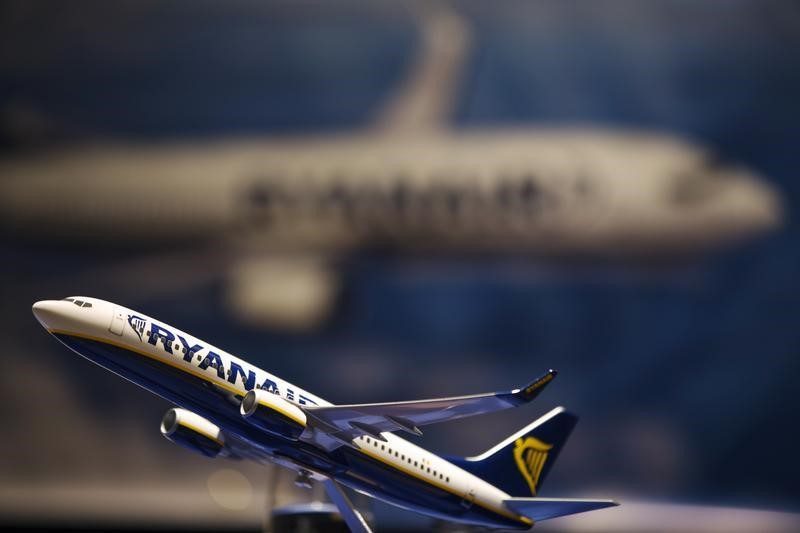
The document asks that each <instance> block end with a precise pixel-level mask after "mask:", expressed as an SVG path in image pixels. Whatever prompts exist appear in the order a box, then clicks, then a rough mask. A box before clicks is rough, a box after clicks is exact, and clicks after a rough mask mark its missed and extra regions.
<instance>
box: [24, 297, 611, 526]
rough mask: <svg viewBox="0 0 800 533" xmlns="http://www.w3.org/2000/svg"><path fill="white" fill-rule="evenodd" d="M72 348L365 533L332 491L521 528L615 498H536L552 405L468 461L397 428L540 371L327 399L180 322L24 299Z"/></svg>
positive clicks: (217, 447) (494, 401) (192, 437)
mask: <svg viewBox="0 0 800 533" xmlns="http://www.w3.org/2000/svg"><path fill="white" fill-rule="evenodd" d="M33 313H34V315H35V316H36V319H37V320H38V321H39V322H40V323H41V324H42V326H44V327H45V328H46V329H47V331H48V332H49V333H51V334H52V335H53V336H54V337H56V338H57V339H58V340H59V341H61V342H62V343H63V344H64V345H66V346H67V347H68V348H70V349H72V350H73V351H75V352H77V353H78V354H79V355H82V356H83V357H85V358H87V359H89V360H90V361H92V362H94V363H96V364H98V365H100V366H102V367H103V368H106V369H108V370H110V371H112V372H114V373H115V374H118V375H119V376H122V377H124V378H125V379H127V380H129V381H132V382H133V383H136V384H137V385H140V386H141V387H144V388H145V389H147V390H149V391H150V392H153V393H155V394H158V395H159V396H161V397H163V398H164V399H166V400H168V401H170V402H172V403H174V404H175V405H177V406H178V407H176V408H174V409H170V410H169V411H168V412H167V414H166V415H165V416H164V419H163V420H162V422H161V432H162V434H163V435H164V436H165V437H167V438H168V439H170V440H171V441H173V442H176V443H178V444H181V445H184V446H186V447H188V448H190V449H193V450H196V451H198V452H200V453H202V454H204V455H206V456H209V457H216V456H230V457H237V458H243V459H250V460H254V461H258V462H262V463H263V462H273V463H277V464H279V465H282V466H285V467H287V468H290V469H292V470H294V471H296V472H297V473H298V484H305V485H307V484H309V483H310V482H311V480H312V479H315V480H318V481H320V482H322V483H323V484H324V486H325V488H326V491H327V492H328V495H329V496H330V498H331V500H332V501H333V502H334V503H335V504H336V505H337V507H338V508H339V510H340V512H341V514H342V516H343V517H344V519H345V520H346V521H347V523H348V525H349V526H350V528H351V529H352V530H353V531H354V532H365V531H369V528H368V526H367V524H366V523H365V522H364V520H363V517H361V515H360V513H359V512H358V511H357V510H356V509H355V508H354V507H353V506H352V504H351V503H350V501H349V499H348V497H347V495H346V493H345V492H343V490H342V485H344V486H347V487H350V488H351V489H354V490H356V491H359V492H362V493H364V494H366V495H368V496H371V497H374V498H378V499H380V500H383V501H385V502H387V503H389V504H392V505H396V506H398V507H403V508H406V509H410V510H413V511H417V512H419V513H422V514H425V515H429V516H432V517H436V518H441V519H445V520H452V521H457V522H462V523H466V524H474V525H480V526H485V527H491V528H506V529H508V528H510V529H529V528H531V527H532V526H533V525H534V524H535V523H536V522H537V521H541V520H546V519H548V518H554V517H557V516H563V515H568V514H574V513H579V512H583V511H589V510H593V509H600V508H604V507H609V506H613V505H617V504H616V503H615V502H613V501H610V500H579V499H554V498H540V497H538V493H539V490H540V488H541V485H542V481H543V480H544V478H545V476H546V475H547V473H548V472H549V471H550V468H551V467H552V465H553V462H554V461H555V459H556V457H557V456H558V453H559V451H560V450H561V447H562V446H563V444H564V442H565V441H566V439H567V437H568V436H569V433H570V431H571V430H572V428H573V426H574V425H575V423H576V421H577V419H576V417H575V416H574V415H572V414H570V413H569V412H567V411H566V410H565V409H564V408H561V407H559V408H557V409H554V410H553V411H551V412H550V413H548V414H547V415H545V416H543V417H542V418H540V419H539V420H536V421H535V422H533V423H532V424H530V425H528V426H527V427H525V428H523V429H521V430H520V431H518V432H516V433H515V434H513V435H511V436H510V437H508V438H506V439H504V440H503V441H501V442H500V443H498V444H497V445H496V446H494V447H493V448H491V449H490V450H488V451H486V452H485V453H483V454H481V455H479V456H477V457H469V458H450V459H445V458H443V457H440V456H437V455H436V454H433V453H431V452H429V451H427V450H425V449H423V448H420V447H419V446H416V445H414V444H412V443H411V442H409V441H407V440H404V439H402V438H400V437H398V436H396V435H395V434H394V432H397V431H405V432H408V433H412V434H421V431H420V429H419V428H420V427H421V426H425V425H428V424H434V423H439V422H445V421H448V420H455V419H458V418H464V417H469V416H475V415H478V414H484V413H490V412H494V411H499V410H502V409H508V408H511V407H518V406H520V405H524V404H527V403H528V402H530V401H531V400H533V399H534V398H536V397H537V396H538V395H539V394H540V393H541V391H542V390H543V388H544V387H545V386H546V385H547V384H548V383H549V382H550V381H552V379H553V378H554V377H555V374H556V373H555V371H552V370H551V371H549V372H547V373H545V374H544V375H542V376H541V377H539V378H538V379H536V380H534V381H532V382H531V383H530V384H528V385H526V386H524V387H522V388H520V389H516V390H513V391H510V392H501V393H490V394H477V395H473V396H462V397H455V398H441V399H435V400H418V401H411V402H392V403H377V404H360V405H333V404H331V403H329V402H327V401H325V400H323V399H322V398H320V397H318V396H316V395H314V394H312V393H310V392H307V391H305V390H303V389H301V388H299V387H297V386H295V385H293V384H291V383H288V382H286V381H283V380H281V379H279V378H278V377H276V376H274V375H272V374H269V373H268V372H265V371H264V370H261V369H259V368H256V367H254V366H253V365H250V364H248V363H246V362H245V361H243V360H241V359H239V358H237V357H234V356H233V355H231V354H229V353H226V352H225V351H223V350H220V349H218V348H215V347H214V346H211V345H209V344H207V343H205V342H203V341H200V340H199V339H196V338H195V337H192V336H191V335H188V334H186V333H184V332H182V331H180V330H179V329H177V328H174V327H172V326H168V325H166V324H164V323H161V322H158V321H156V320H153V319H151V318H150V317H147V316H145V315H143V314H141V313H137V312H135V311H131V310H130V309H126V308H124V307H120V306H118V305H115V304H112V303H109V302H106V301H103V300H98V299H96V298H86V297H71V298H65V299H63V300H60V301H51V300H48V301H41V302H36V303H35V304H34V305H33Z"/></svg>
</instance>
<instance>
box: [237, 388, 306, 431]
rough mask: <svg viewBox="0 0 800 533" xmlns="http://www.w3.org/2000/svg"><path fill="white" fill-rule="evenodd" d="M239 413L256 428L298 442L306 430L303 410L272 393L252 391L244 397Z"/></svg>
mask: <svg viewBox="0 0 800 533" xmlns="http://www.w3.org/2000/svg"><path fill="white" fill-rule="evenodd" d="M239 412H240V413H241V414H242V416H243V417H245V419H247V421H248V422H250V423H251V424H253V425H254V426H256V427H258V428H260V429H263V430H264V431H267V432H268V433H271V434H273V435H277V436H279V437H284V438H287V439H291V440H297V439H299V438H300V434H301V433H303V430H305V429H306V420H307V419H306V414H305V413H304V412H303V410H302V409H300V408H299V407H297V406H296V405H294V404H293V403H290V402H287V401H286V400H284V399H283V398H281V397H280V396H276V395H275V394H272V393H271V392H267V391H263V390H259V389H256V390H251V391H250V392H248V393H247V394H245V395H244V398H243V399H242V405H241V407H240V408H239Z"/></svg>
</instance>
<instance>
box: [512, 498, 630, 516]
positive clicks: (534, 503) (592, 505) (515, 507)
mask: <svg viewBox="0 0 800 533" xmlns="http://www.w3.org/2000/svg"><path fill="white" fill-rule="evenodd" d="M503 503H505V504H506V507H508V508H509V509H511V510H512V511H514V512H515V513H519V514H521V515H522V516H526V517H528V518H530V519H532V520H533V521H534V522H540V521H542V520H547V519H549V518H556V517H559V516H566V515H569V514H577V513H583V512H586V511H594V510H595V509H604V508H606V507H615V506H617V505H619V504H618V503H617V502H615V501H614V500H579V499H574V498H511V499H509V500H505V501H504V502H503Z"/></svg>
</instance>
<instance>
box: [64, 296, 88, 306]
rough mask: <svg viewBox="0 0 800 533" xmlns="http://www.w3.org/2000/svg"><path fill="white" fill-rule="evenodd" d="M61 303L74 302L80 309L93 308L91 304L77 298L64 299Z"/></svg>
mask: <svg viewBox="0 0 800 533" xmlns="http://www.w3.org/2000/svg"><path fill="white" fill-rule="evenodd" d="M61 301H62V302H72V303H74V304H75V305H77V306H78V307H91V306H92V303H91V302H84V301H83V300H77V299H75V298H63V299H62V300H61Z"/></svg>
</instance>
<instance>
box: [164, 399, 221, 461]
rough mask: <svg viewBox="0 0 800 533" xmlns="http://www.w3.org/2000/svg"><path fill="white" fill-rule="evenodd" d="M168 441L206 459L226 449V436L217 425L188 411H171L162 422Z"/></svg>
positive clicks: (177, 409)
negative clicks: (197, 453)
mask: <svg viewBox="0 0 800 533" xmlns="http://www.w3.org/2000/svg"><path fill="white" fill-rule="evenodd" d="M161 434H162V435H164V436H165V437H166V438H167V439H169V440H170V441H172V442H174V443H175V444H180V445H181V446H184V447H186V448H189V449H190V450H194V451H196V452H199V453H201V454H203V455H205V456H206V457H216V456H217V455H219V453H220V452H221V451H222V449H223V448H224V447H225V436H224V435H223V434H222V430H220V429H219V428H218V427H217V426H216V425H214V424H212V423H211V422H209V421H208V420H206V419H205V418H203V417H202V416H200V415H197V414H195V413H193V412H191V411H187V410H186V409H179V408H176V409H170V410H169V411H167V414H165V415H164V418H163V419H162V420H161Z"/></svg>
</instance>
